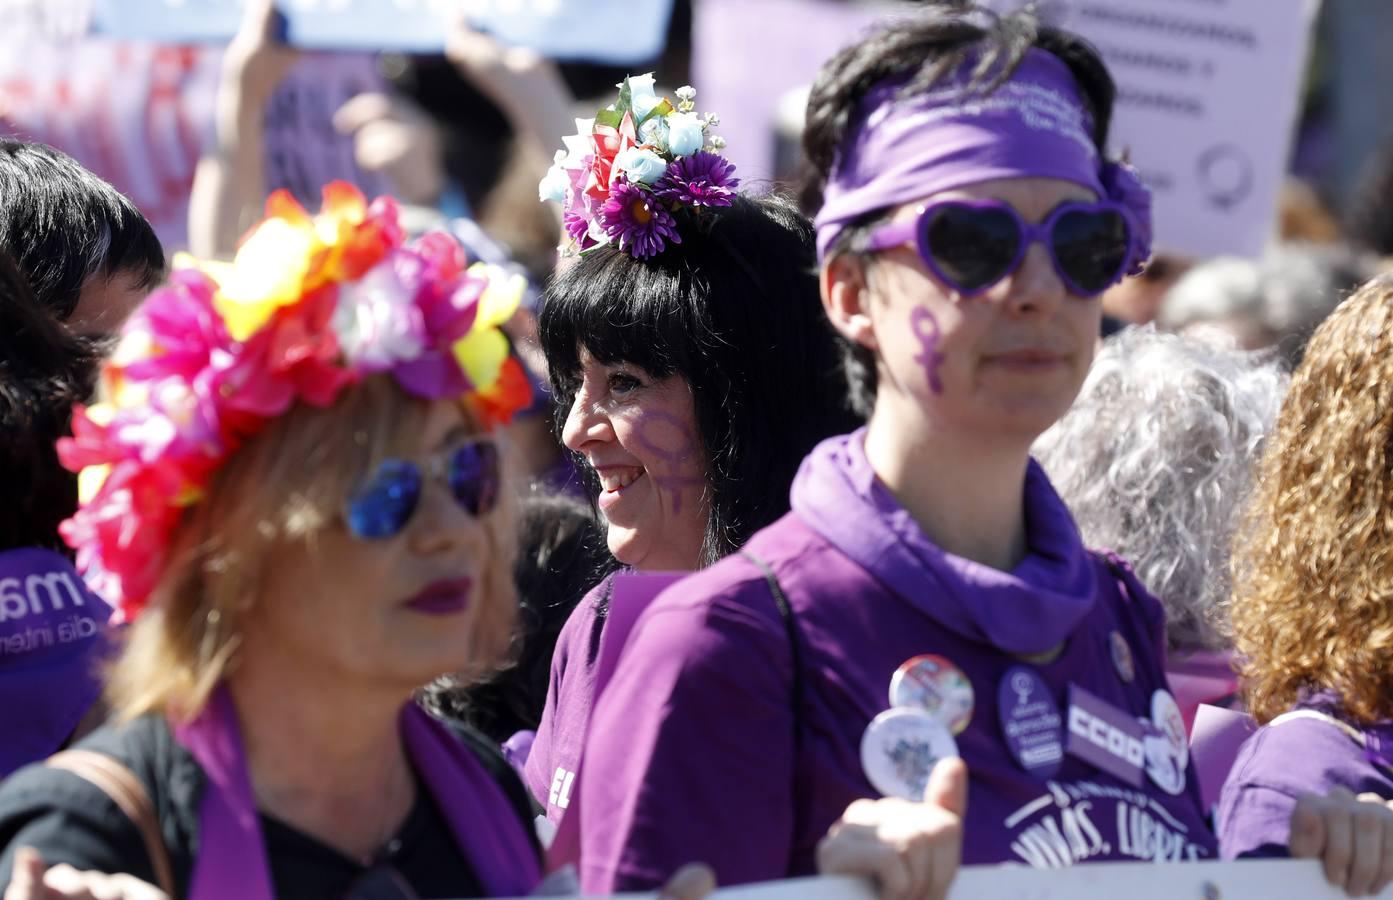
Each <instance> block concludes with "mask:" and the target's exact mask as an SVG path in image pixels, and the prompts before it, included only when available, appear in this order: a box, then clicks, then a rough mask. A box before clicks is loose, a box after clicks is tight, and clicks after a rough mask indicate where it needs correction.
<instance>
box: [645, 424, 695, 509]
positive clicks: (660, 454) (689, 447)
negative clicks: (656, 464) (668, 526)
mask: <svg viewBox="0 0 1393 900" xmlns="http://www.w3.org/2000/svg"><path fill="white" fill-rule="evenodd" d="M636 437H637V440H638V443H639V445H640V446H642V447H643V449H644V450H646V451H648V452H649V453H651V454H653V456H655V457H657V458H658V459H660V460H662V461H663V462H665V463H666V464H667V468H668V473H667V474H665V475H655V476H654V478H653V482H654V483H655V484H656V485H658V487H659V488H661V489H662V490H665V491H667V492H668V494H669V496H670V497H671V498H672V511H673V512H674V513H679V514H680V513H681V512H682V489H683V488H689V487H705V486H706V480H705V479H704V478H701V477H699V476H697V475H694V474H691V473H686V474H684V473H683V471H682V469H683V468H684V464H685V463H686V462H687V461H688V460H690V459H691V457H692V455H693V453H695V452H696V447H697V441H696V436H695V435H694V434H692V431H691V429H690V428H688V427H687V426H686V424H684V423H683V421H682V420H681V419H679V418H677V417H676V416H674V415H673V414H672V413H666V412H649V413H645V414H644V416H643V418H642V419H641V420H640V421H639V423H638V431H637V434H636Z"/></svg>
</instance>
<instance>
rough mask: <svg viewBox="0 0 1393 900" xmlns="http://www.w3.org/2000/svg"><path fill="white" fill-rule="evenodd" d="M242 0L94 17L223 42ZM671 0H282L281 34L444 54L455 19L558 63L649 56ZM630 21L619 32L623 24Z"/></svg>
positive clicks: (107, 3) (166, 37)
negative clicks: (282, 21) (283, 27)
mask: <svg viewBox="0 0 1393 900" xmlns="http://www.w3.org/2000/svg"><path fill="white" fill-rule="evenodd" d="M244 5H245V0H97V5H96V7H95V9H94V15H93V24H94V26H95V27H96V28H97V30H98V31H99V32H101V33H103V34H107V35H110V36H112V37H120V38H127V39H140V40H148V41H156V42H158V43H164V44H186V43H202V42H213V43H225V42H226V41H227V40H229V39H230V38H231V37H232V35H233V34H234V33H235V32H236V31H237V25H238V23H239V22H240V21H241V19H242V9H243V6H244ZM672 6H673V0H644V2H642V3H631V2H625V0H279V2H278V3H277V7H278V8H279V9H280V11H281V13H282V15H283V16H284V20H285V33H284V38H285V40H286V41H287V43H290V44H293V45H294V46H297V47H304V48H308V49H321V50H399V51H404V52H413V53H439V52H441V51H442V50H443V49H444V46H445V37H446V35H447V34H448V33H449V29H450V26H451V23H452V22H453V21H454V20H455V18H456V17H458V16H465V17H466V18H467V19H468V20H469V22H470V24H471V25H472V26H473V27H474V28H477V29H479V30H480V31H484V32H487V33H489V34H491V35H493V36H494V37H496V38H498V39H499V40H501V41H503V42H504V43H507V44H512V45H515V46H521V47H530V48H532V49H534V50H536V51H538V52H539V53H541V54H543V55H544V56H549V57H551V58H552V59H559V60H584V61H589V62H600V63H610V64H614V65H632V64H641V63H649V62H652V61H653V60H655V59H657V57H658V56H659V55H660V54H661V53H662V51H663V48H664V46H665V45H666V41H667V27H668V21H669V19H670V18H671V17H672ZM620 21H622V22H623V29H622V38H621V37H619V36H618V35H619V34H620V32H617V31H616V24H615V23H616V22H620Z"/></svg>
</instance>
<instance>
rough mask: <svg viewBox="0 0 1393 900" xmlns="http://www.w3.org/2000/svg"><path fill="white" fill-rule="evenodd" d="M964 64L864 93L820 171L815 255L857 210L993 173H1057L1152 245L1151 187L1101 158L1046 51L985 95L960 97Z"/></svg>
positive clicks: (1072, 86) (1029, 56) (1141, 254)
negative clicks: (938, 76)
mask: <svg viewBox="0 0 1393 900" xmlns="http://www.w3.org/2000/svg"><path fill="white" fill-rule="evenodd" d="M972 69H973V66H972V64H971V63H969V64H968V65H965V66H964V67H963V68H961V69H959V70H958V71H956V72H954V73H952V74H951V75H950V76H949V77H948V78H946V79H945V83H944V84H943V85H942V86H940V87H936V88H934V89H933V90H930V91H927V92H925V93H922V94H918V95H915V96H910V97H905V98H899V97H897V96H896V95H897V94H898V93H899V91H900V89H901V88H902V87H903V84H904V82H903V80H899V79H897V80H891V81H887V82H883V83H881V84H879V85H877V86H875V87H874V88H872V89H871V90H870V91H869V92H867V94H866V97H865V99H864V100H863V101H862V102H861V105H860V107H859V108H858V111H857V113H856V116H855V118H854V120H853V124H852V126H851V128H850V129H849V132H848V135H847V138H846V141H845V142H844V143H843V145H842V147H841V148H840V150H839V152H838V154H837V160H836V163H835V164H834V166H833V169H832V172H831V173H830V175H829V177H828V179H827V186H826V188H825V190H824V193H823V206H822V209H821V210H820V211H819V212H818V214H817V220H816V224H817V250H818V256H819V258H821V259H826V257H827V251H828V250H829V249H830V248H831V247H832V245H833V243H835V241H836V240H837V238H838V237H839V236H840V235H841V233H842V231H843V230H844V229H845V228H846V227H847V225H849V224H850V223H851V222H853V221H854V220H856V219H858V218H860V217H861V216H863V215H865V214H867V213H871V212H876V211H879V210H883V209H889V208H891V207H895V206H899V205H901V204H903V203H909V202H911V201H914V200H920V199H922V198H924V197H928V196H930V195H933V194H937V193H940V192H942V191H947V190H953V189H955V188H960V187H963V186H965V185H969V184H975V183H977V182H981V181H990V180H994V179H998V178H1058V179H1062V180H1064V181H1072V182H1074V183H1075V184H1080V185H1083V186H1084V187H1086V188H1088V189H1090V190H1092V191H1093V192H1094V193H1095V194H1097V195H1098V197H1099V198H1109V199H1112V200H1116V201H1117V202H1119V203H1122V204H1124V205H1126V206H1127V207H1128V208H1129V209H1130V210H1131V211H1132V214H1133V218H1134V219H1135V222H1136V225H1137V230H1138V232H1139V233H1138V235H1137V248H1136V255H1137V258H1134V260H1133V262H1134V264H1137V265H1139V264H1140V263H1141V262H1145V261H1146V258H1147V257H1148V256H1150V253H1151V195H1150V193H1149V192H1148V191H1147V189H1146V187H1145V186H1144V185H1143V184H1142V183H1141V181H1140V180H1139V179H1138V178H1137V176H1136V174H1135V173H1134V172H1133V171H1132V170H1131V168H1130V167H1128V166H1126V165H1124V164H1122V163H1116V162H1108V163H1102V162H1101V161H1100V160H1099V158H1098V150H1097V147H1096V146H1095V145H1094V143H1093V136H1092V131H1093V122H1092V119H1091V118H1090V116H1089V115H1088V113H1087V112H1086V111H1085V108H1084V105H1083V99H1082V98H1081V97H1080V95H1079V88H1078V84H1077V83H1076V82H1075V80H1074V76H1073V73H1072V72H1070V70H1069V67H1068V66H1067V65H1065V64H1064V62H1063V61H1062V60H1060V59H1059V58H1058V57H1056V56H1055V55H1054V54H1052V53H1049V52H1047V51H1044V50H1039V49H1031V50H1029V51H1027V52H1026V54H1025V56H1024V57H1023V58H1022V60H1021V63H1020V65H1019V66H1018V67H1017V68H1016V70H1015V71H1014V72H1013V73H1012V74H1011V77H1010V78H1009V79H1008V80H1007V81H1005V82H1004V83H1003V84H1002V85H1001V86H1000V87H998V88H997V89H996V90H995V91H993V92H992V93H990V94H988V95H986V96H980V95H977V94H971V95H966V94H964V92H963V89H964V88H965V87H966V85H967V84H968V81H969V78H970V76H971V73H972Z"/></svg>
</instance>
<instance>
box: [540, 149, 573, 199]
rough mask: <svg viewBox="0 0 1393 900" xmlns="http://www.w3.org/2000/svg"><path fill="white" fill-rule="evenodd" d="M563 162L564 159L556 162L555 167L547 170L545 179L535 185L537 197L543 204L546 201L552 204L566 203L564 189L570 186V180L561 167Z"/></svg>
mask: <svg viewBox="0 0 1393 900" xmlns="http://www.w3.org/2000/svg"><path fill="white" fill-rule="evenodd" d="M564 162H565V160H564V159H561V160H558V161H557V162H556V164H555V165H553V166H552V167H551V168H550V169H547V174H546V177H545V178H543V179H542V181H541V183H540V184H538V185H537V197H538V198H539V199H540V200H542V201H543V202H546V201H548V200H550V201H551V202H553V203H565V202H566V189H567V188H569V187H570V186H571V178H570V176H568V175H567V174H566V170H565V169H564V168H563V167H562V163H564Z"/></svg>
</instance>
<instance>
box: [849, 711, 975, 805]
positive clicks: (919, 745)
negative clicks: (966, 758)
mask: <svg viewBox="0 0 1393 900" xmlns="http://www.w3.org/2000/svg"><path fill="white" fill-rule="evenodd" d="M957 755H958V744H957V741H955V740H953V735H951V734H949V732H948V728H947V726H945V725H944V724H943V723H942V722H940V721H939V720H938V719H936V718H934V717H933V716H931V715H929V714H928V713H927V712H925V711H924V710H922V709H904V708H899V709H887V710H886V711H885V712H883V713H881V714H880V715H878V716H876V717H875V718H874V719H872V720H871V723H870V724H869V725H867V726H866V730H865V732H864V733H863V734H862V735H861V768H862V770H863V771H864V772H865V773H866V779H867V780H868V781H870V783H871V785H872V786H873V787H874V788H875V789H876V790H878V791H880V793H881V794H883V795H884V796H886V797H903V798H904V799H906V800H922V799H924V789H925V788H926V787H928V784H929V773H930V772H932V771H933V767H934V766H936V765H937V764H938V761H939V760H941V759H947V758H949V757H953V756H957Z"/></svg>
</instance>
